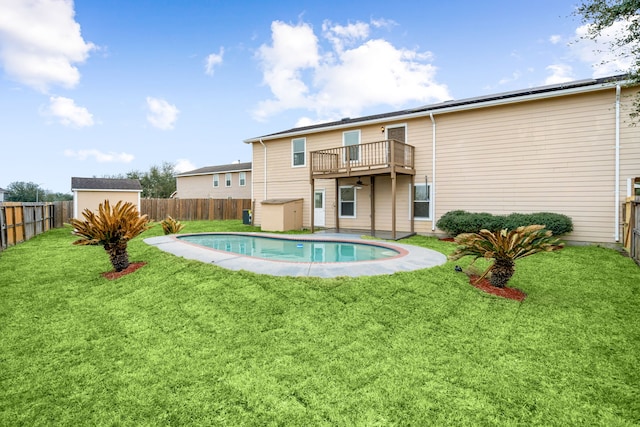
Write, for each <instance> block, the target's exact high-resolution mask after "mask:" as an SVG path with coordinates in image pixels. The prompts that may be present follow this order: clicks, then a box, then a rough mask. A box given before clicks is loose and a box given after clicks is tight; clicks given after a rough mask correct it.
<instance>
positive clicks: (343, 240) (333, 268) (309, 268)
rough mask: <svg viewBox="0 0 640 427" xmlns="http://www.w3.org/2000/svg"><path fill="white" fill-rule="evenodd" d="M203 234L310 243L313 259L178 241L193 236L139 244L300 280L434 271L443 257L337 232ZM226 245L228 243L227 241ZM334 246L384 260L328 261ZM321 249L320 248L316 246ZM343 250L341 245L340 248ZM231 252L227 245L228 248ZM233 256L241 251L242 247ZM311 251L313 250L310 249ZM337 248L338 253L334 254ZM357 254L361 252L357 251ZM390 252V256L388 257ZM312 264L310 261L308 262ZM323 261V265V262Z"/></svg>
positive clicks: (231, 267)
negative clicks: (369, 251) (367, 251)
mask: <svg viewBox="0 0 640 427" xmlns="http://www.w3.org/2000/svg"><path fill="white" fill-rule="evenodd" d="M203 234H204V235H211V234H222V235H226V236H234V237H235V236H247V235H248V236H259V237H263V238H274V239H277V240H281V241H284V242H281V244H284V243H286V242H293V244H294V245H295V246H296V247H295V250H298V249H299V248H298V247H297V245H298V244H303V245H304V243H305V242H310V243H314V245H313V246H310V247H309V249H305V250H307V251H309V252H311V253H313V254H315V255H314V256H312V257H311V258H309V260H307V261H292V260H289V259H284V260H283V259H273V258H270V259H267V258H258V257H256V256H249V255H248V254H242V253H235V252H230V251H227V250H226V244H225V248H224V249H223V250H218V249H214V248H211V247H207V246H202V245H201V244H198V243H192V242H188V241H186V240H185V238H186V237H183V236H197V234H181V235H175V234H173V235H167V236H156V237H148V238H146V239H144V242H145V243H146V244H148V245H152V246H155V247H157V248H158V249H160V250H162V251H164V252H168V253H170V254H173V255H175V256H179V257H183V258H186V259H191V260H196V261H200V262H203V263H207V264H213V265H216V266H218V267H222V268H225V269H228V270H234V271H239V270H246V271H251V272H254V273H258V274H268V275H272V276H306V277H322V278H331V277H340V276H351V277H358V276H375V275H382V274H394V273H397V272H399V271H413V270H419V269H423V268H430V267H435V266H437V265H441V264H444V263H445V262H446V261H447V257H446V256H445V255H444V254H442V253H440V252H437V251H434V250H432V249H427V248H423V247H419V246H414V245H406V244H401V243H397V242H386V241H384V242H382V241H372V240H369V239H366V240H365V239H362V238H361V237H360V236H359V235H348V234H338V233H316V234H304V235H281V234H270V233H228V232H227V233H203ZM229 243H231V242H229ZM328 243H331V244H335V246H334V248H335V250H336V251H338V252H340V251H342V252H343V255H344V256H346V257H349V256H352V255H353V252H354V251H357V250H358V249H356V248H360V246H357V247H350V246H347V244H362V245H365V246H372V245H373V246H376V247H379V248H384V249H383V251H386V250H388V251H389V252H388V253H385V254H384V255H389V256H387V257H384V258H380V259H376V260H370V261H347V260H346V258H345V259H343V260H342V261H339V262H337V261H331V259H332V257H333V255H332V254H331V252H330V250H328V249H327V244H328ZM323 244H324V245H325V246H324V249H322V248H323V246H322V245H323ZM340 245H344V246H340ZM231 247H233V244H231ZM237 247H238V252H242V251H243V250H244V251H245V252H246V251H247V249H248V248H247V246H246V245H245V247H244V249H240V248H241V246H240V245H239V244H238V245H237ZM311 248H313V249H311ZM340 248H342V249H340ZM361 250H362V249H361ZM392 253H393V255H392ZM314 259H315V261H314ZM323 260H324V261H323Z"/></svg>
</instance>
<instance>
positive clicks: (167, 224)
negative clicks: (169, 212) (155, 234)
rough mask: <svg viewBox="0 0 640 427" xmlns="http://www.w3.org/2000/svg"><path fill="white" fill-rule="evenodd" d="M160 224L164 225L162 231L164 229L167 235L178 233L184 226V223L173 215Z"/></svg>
mask: <svg viewBox="0 0 640 427" xmlns="http://www.w3.org/2000/svg"><path fill="white" fill-rule="evenodd" d="M160 225H162V231H164V234H165V235H166V234H176V233H178V232H179V231H180V230H182V229H183V228H184V224H181V223H180V221H176V220H175V219H173V218H172V217H171V216H168V217H166V218H165V219H164V221H162V222H161V223H160Z"/></svg>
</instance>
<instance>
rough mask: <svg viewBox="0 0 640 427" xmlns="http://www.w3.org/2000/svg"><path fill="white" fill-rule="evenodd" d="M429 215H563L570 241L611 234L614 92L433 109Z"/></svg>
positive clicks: (609, 237)
mask: <svg viewBox="0 0 640 427" xmlns="http://www.w3.org/2000/svg"><path fill="white" fill-rule="evenodd" d="M436 122H437V130H438V132H437V162H438V163H437V204H436V206H437V212H436V219H437V218H439V217H440V216H442V215H443V214H444V213H446V212H447V211H450V210H454V209H464V210H469V211H473V212H491V213H494V214H509V213H511V212H523V213H526V212H539V211H548V212H558V213H564V214H566V215H569V216H570V217H571V218H572V219H573V221H574V225H575V231H574V232H573V233H572V234H571V235H570V236H567V238H569V239H572V240H586V241H589V240H595V241H601V242H604V241H611V240H612V237H613V233H614V224H613V221H612V218H613V210H614V194H613V191H612V190H613V180H614V178H613V177H614V162H615V158H614V151H615V140H614V135H615V132H614V126H615V91H613V90H611V91H601V92H597V93H591V94H584V95H575V96H567V97H563V98H552V99H546V100H541V101H535V102H527V103H521V104H513V105H509V106H501V107H494V108H487V109H483V110H473V111H467V112H461V113H457V114H449V115H442V116H436Z"/></svg>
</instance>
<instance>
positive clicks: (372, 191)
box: [369, 175, 376, 236]
mask: <svg viewBox="0 0 640 427" xmlns="http://www.w3.org/2000/svg"><path fill="white" fill-rule="evenodd" d="M375 182H376V181H375V176H374V175H371V186H370V187H371V189H370V190H369V191H370V193H369V198H370V199H371V208H370V209H371V211H370V212H371V215H370V217H371V235H372V236H375V233H376V192H375Z"/></svg>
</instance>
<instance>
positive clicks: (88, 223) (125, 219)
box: [69, 200, 149, 271]
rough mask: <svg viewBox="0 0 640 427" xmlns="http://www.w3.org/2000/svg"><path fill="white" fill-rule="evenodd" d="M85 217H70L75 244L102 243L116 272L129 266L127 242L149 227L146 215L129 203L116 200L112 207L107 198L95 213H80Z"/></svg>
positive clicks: (86, 210)
mask: <svg viewBox="0 0 640 427" xmlns="http://www.w3.org/2000/svg"><path fill="white" fill-rule="evenodd" d="M82 215H83V216H84V218H85V220H84V221H81V220H79V219H75V218H74V219H72V220H71V221H69V222H70V224H71V225H72V226H73V227H74V231H73V234H74V235H76V236H79V237H80V239H78V240H76V241H75V242H73V244H74V245H101V246H103V247H104V250H105V251H107V253H108V254H109V260H110V261H111V264H112V265H113V268H114V269H115V270H116V271H122V270H124V269H126V268H127V267H128V266H129V254H128V253H127V243H128V242H129V240H131V239H133V238H134V237H136V236H138V235H139V234H140V233H142V232H143V231H145V230H147V229H148V228H149V225H148V223H149V219H148V218H147V215H142V216H141V215H140V213H139V212H138V209H136V207H135V206H134V205H133V204H132V203H131V202H122V200H121V201H119V202H118V203H116V205H115V206H113V208H112V207H111V205H110V204H109V200H105V201H104V203H101V204H100V206H99V207H98V214H97V215H96V214H95V213H94V212H92V211H91V210H89V209H85V210H84V212H82Z"/></svg>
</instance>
